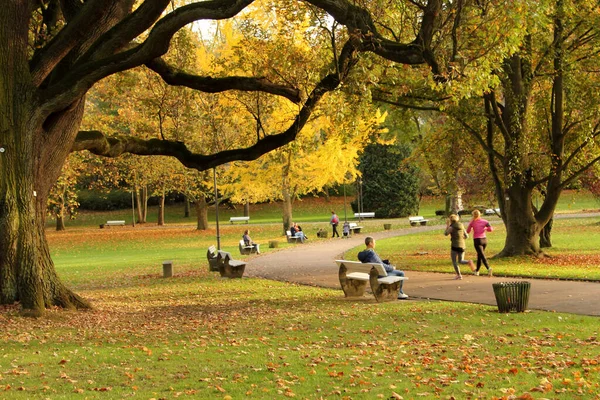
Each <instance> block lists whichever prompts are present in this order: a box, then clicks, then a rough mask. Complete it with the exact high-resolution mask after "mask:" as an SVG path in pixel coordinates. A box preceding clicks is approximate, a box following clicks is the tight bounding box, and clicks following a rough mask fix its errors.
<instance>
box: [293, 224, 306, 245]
mask: <svg viewBox="0 0 600 400" xmlns="http://www.w3.org/2000/svg"><path fill="white" fill-rule="evenodd" d="M290 233H291V235H292V236H294V237H299V238H300V241H301V242H302V243H304V240H306V239H308V238H307V237H306V235H304V232H302V228H300V226H299V225H298V224H297V223H293V222H292V226H290Z"/></svg>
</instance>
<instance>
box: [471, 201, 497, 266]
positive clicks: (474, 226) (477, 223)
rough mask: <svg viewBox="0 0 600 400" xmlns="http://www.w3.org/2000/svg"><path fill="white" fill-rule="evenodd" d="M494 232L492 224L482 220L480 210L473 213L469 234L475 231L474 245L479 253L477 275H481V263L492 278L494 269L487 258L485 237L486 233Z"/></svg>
mask: <svg viewBox="0 0 600 400" xmlns="http://www.w3.org/2000/svg"><path fill="white" fill-rule="evenodd" d="M493 230H494V229H493V228H492V226H491V225H490V223H489V222H488V221H486V220H485V219H483V218H481V212H479V210H475V211H473V219H472V220H471V222H469V226H468V227H467V233H471V231H473V245H474V246H475V251H476V252H477V269H476V270H475V275H479V269H480V268H481V263H483V265H485V267H486V268H487V270H488V276H492V269H491V268H490V265H489V264H488V260H487V258H486V257H485V248H486V247H487V237H486V236H485V232H486V231H487V232H492V231H493Z"/></svg>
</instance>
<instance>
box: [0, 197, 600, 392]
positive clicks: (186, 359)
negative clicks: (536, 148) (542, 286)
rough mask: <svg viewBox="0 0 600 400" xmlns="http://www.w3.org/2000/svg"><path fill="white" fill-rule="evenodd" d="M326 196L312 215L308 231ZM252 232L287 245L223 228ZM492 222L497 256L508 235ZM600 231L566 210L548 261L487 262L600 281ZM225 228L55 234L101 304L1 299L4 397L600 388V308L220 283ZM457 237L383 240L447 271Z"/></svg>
mask: <svg viewBox="0 0 600 400" xmlns="http://www.w3.org/2000/svg"><path fill="white" fill-rule="evenodd" d="M330 205H331V203H329V204H327V205H326V206H323V209H322V211H319V212H316V211H315V212H309V211H308V210H307V212H306V214H304V215H305V216H306V218H307V220H306V221H304V222H303V223H302V225H303V227H304V230H305V231H306V232H307V234H309V235H310V236H312V238H311V239H312V240H319V239H317V238H316V235H315V234H314V232H316V230H317V229H319V228H327V227H328V224H327V221H328V216H327V214H328V212H329V208H331V207H330ZM336 211H338V213H340V211H339V207H338V209H337V210H336ZM340 214H341V213H340ZM265 215H266V212H265ZM298 215H299V216H301V215H303V214H301V213H300V212H299V213H298ZM310 215H319V218H317V219H315V220H314V221H310V218H309V217H310ZM425 216H428V215H427V214H425ZM102 218H103V219H106V218H107V217H106V215H103V216H102ZM261 218H262V217H261V216H260V215H257V216H256V219H257V220H261ZM269 218H271V217H264V220H265V221H267V220H269ZM392 224H393V227H394V228H396V227H402V228H404V227H407V228H408V223H407V221H406V219H400V220H398V221H397V222H396V221H392ZM363 225H365V226H366V227H367V228H366V229H367V231H369V232H374V231H376V230H382V229H383V226H382V223H381V221H370V220H368V221H364V222H363ZM247 227H249V228H250V229H251V235H252V236H253V238H255V240H256V241H258V242H260V243H265V242H266V241H268V240H279V242H280V246H281V248H280V249H269V248H267V246H264V251H280V250H281V249H285V247H286V246H288V244H287V243H285V239H284V238H283V236H282V234H281V224H280V222H277V221H275V222H274V223H270V224H266V223H265V224H254V223H251V224H249V225H240V224H237V225H230V224H224V225H223V226H222V229H221V241H222V247H223V248H224V249H225V250H230V251H232V252H233V253H234V254H236V258H238V257H239V258H242V256H238V252H237V249H236V247H237V242H238V240H239V238H240V237H241V234H242V231H243V230H244V229H245V228H247ZM494 227H495V231H494V232H492V233H491V234H489V239H490V245H489V247H488V254H489V255H493V254H494V253H495V252H497V251H499V250H500V249H501V247H502V244H503V241H504V235H505V233H504V230H503V228H502V226H501V223H500V222H499V220H496V221H494ZM599 230H600V224H598V220H597V219H595V218H582V219H557V220H556V221H555V224H554V230H553V232H554V234H553V242H554V247H553V248H552V249H549V250H548V254H549V255H551V256H552V257H551V258H543V259H539V260H538V259H536V260H532V259H528V258H521V259H513V260H495V259H492V260H491V262H492V265H493V268H494V271H495V272H496V273H497V274H505V275H511V276H539V277H544V276H548V277H560V278H564V279H599V278H600V274H599V273H598V265H600V262H599V261H600V258H599V257H600V256H599V255H600V250H599V249H597V240H596V238H597V237H598V234H599V233H600V232H599ZM215 235H216V232H215V230H214V229H212V230H209V231H204V232H198V231H196V230H195V229H194V226H193V224H192V225H190V226H187V225H184V226H178V227H172V226H171V227H169V226H167V227H143V226H138V227H136V228H132V227H124V228H123V227H115V228H107V229H99V228H98V227H97V226H94V227H89V228H86V227H74V228H69V229H68V230H67V231H65V232H54V231H52V230H49V231H48V240H49V243H50V247H51V251H52V255H53V258H54V260H55V263H56V269H57V271H58V273H59V275H60V276H61V278H62V279H63V281H64V282H65V283H66V284H67V285H69V286H70V287H72V288H73V289H74V290H75V291H76V292H77V293H78V294H80V295H82V296H83V297H85V298H86V299H89V300H90V301H91V302H92V304H93V306H94V308H93V309H92V310H89V311H66V310H59V309H51V310H48V311H47V313H46V314H45V315H44V316H43V317H42V318H38V319H31V318H25V317H21V316H19V314H18V306H17V305H11V306H3V307H0V326H1V328H0V333H1V334H2V340H1V341H0V350H1V352H2V357H0V398H10V399H34V398H36V399H37V398H48V399H71V398H73V399H79V398H85V399H88V398H90V399H92V398H101V399H109V398H111V399H112V398H127V397H136V398H146V399H151V398H154V399H159V398H160V399H176V398H194V399H196V398H201V399H241V398H255V399H273V398H301V399H324V398H336V399H338V398H340V399H377V398H380V399H390V398H392V399H401V398H403V399H421V398H423V399H511V398H515V399H518V398H520V399H547V398H552V399H572V398H582V399H600V379H599V376H600V374H599V372H600V353H599V352H598V345H599V344H600V343H599V341H598V337H599V336H598V318H595V317H585V316H575V315H569V314H560V313H551V312H542V311H530V312H526V313H521V314H498V312H497V309H496V307H490V306H483V305H473V304H465V303H446V302H435V301H411V302H390V303H383V304H377V303H375V302H374V300H372V299H369V298H365V299H364V300H347V299H344V297H343V295H342V293H341V290H334V289H323V288H315V287H305V286H298V285H293V284H288V283H281V282H273V281H268V280H262V279H249V278H244V279H241V280H224V279H221V278H219V277H218V274H215V273H209V272H208V268H207V262H206V258H205V257H206V249H207V247H208V246H210V245H211V244H215ZM469 245H470V243H469ZM261 247H262V246H261ZM448 247H449V240H448V238H447V237H444V236H443V234H442V232H441V230H440V231H435V232H427V233H419V234H415V235H409V236H401V237H396V238H391V239H385V240H379V241H378V242H377V249H378V251H379V252H380V254H382V255H385V256H386V257H389V258H391V259H392V260H393V261H394V262H395V263H396V264H397V265H398V266H399V267H401V268H404V269H413V270H431V271H445V272H448V273H450V272H451V271H452V266H451V263H450V260H449V254H448V252H449V250H448ZM467 251H468V253H467V254H468V256H470V255H473V254H474V252H473V251H472V250H471V249H470V248H469V249H468V250H467ZM167 259H168V260H174V261H175V265H176V275H175V276H174V277H173V278H170V279H164V278H162V277H161V272H162V268H161V263H162V261H163V260H167Z"/></svg>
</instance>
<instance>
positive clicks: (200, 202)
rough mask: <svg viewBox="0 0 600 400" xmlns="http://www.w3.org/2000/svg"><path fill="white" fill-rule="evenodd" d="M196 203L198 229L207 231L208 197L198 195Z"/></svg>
mask: <svg viewBox="0 0 600 400" xmlns="http://www.w3.org/2000/svg"><path fill="white" fill-rule="evenodd" d="M195 205H196V217H197V221H198V223H197V227H196V229H197V230H199V231H205V230H207V229H208V203H207V202H206V197H204V196H198V199H197V200H196V203H195Z"/></svg>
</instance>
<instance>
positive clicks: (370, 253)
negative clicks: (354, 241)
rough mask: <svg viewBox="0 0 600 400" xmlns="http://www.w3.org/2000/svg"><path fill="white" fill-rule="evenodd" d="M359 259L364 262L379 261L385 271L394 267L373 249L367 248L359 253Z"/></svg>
mask: <svg viewBox="0 0 600 400" xmlns="http://www.w3.org/2000/svg"><path fill="white" fill-rule="evenodd" d="M358 261H360V262H363V263H378V264H383V268H384V269H385V272H392V271H393V270H394V267H393V266H392V265H390V264H386V263H384V262H383V260H382V259H381V258H380V257H379V256H378V255H377V253H375V250H373V249H365V250H363V251H361V252H359V253H358Z"/></svg>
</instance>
